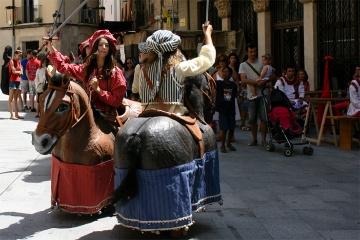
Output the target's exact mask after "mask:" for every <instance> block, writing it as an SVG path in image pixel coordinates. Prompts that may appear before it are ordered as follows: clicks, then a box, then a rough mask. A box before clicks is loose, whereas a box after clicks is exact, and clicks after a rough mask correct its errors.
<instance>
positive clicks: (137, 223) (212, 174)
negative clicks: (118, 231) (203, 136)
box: [114, 150, 221, 231]
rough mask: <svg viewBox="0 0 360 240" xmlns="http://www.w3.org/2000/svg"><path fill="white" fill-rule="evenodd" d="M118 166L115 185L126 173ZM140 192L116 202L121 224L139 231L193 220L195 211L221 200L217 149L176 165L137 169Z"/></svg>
mask: <svg viewBox="0 0 360 240" xmlns="http://www.w3.org/2000/svg"><path fill="white" fill-rule="evenodd" d="M127 171H128V170H127V169H120V168H115V183H114V184H115V189H116V188H118V187H119V186H120V184H121V182H122V180H123V179H124V178H125V176H126V175H127ZM137 179H138V184H139V193H138V195H136V197H134V198H132V199H131V200H130V201H129V202H127V203H126V204H125V205H120V204H117V205H116V215H117V217H118V221H119V224H120V225H122V226H125V227H129V228H133V229H137V230H140V231H162V230H171V229H179V228H183V227H187V226H190V225H192V224H193V219H192V211H198V210H200V209H201V208H202V207H203V206H204V205H206V204H209V203H213V202H220V201H221V194H220V179H219V156H218V151H217V150H214V151H212V152H207V153H205V154H204V156H203V158H200V159H195V160H193V161H192V162H190V163H187V164H183V165H180V166H176V167H171V168H165V169H157V170H142V169H138V170H137Z"/></svg>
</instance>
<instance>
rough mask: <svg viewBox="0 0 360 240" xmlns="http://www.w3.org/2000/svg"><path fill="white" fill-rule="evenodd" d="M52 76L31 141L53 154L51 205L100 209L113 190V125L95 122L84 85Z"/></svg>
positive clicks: (77, 209)
mask: <svg viewBox="0 0 360 240" xmlns="http://www.w3.org/2000/svg"><path fill="white" fill-rule="evenodd" d="M50 77H51V79H49V77H48V81H49V87H48V89H47V90H46V91H45V92H44V93H43V94H42V95H41V96H40V101H39V103H40V104H39V106H40V118H39V123H38V126H37V128H36V130H35V131H34V132H33V134H32V143H33V145H34V146H35V149H36V151H38V152H39V153H41V154H50V153H52V168H51V189H52V196H51V204H52V206H55V205H57V206H58V208H59V209H60V210H63V211H66V212H71V213H83V214H92V213H96V212H100V210H101V209H102V208H103V207H105V206H107V205H109V204H111V202H112V197H111V195H112V192H113V190H114V161H113V152H114V151H113V149H114V147H113V146H114V139H115V137H114V134H113V133H112V132H111V131H112V128H111V127H110V126H109V125H108V124H107V123H106V122H105V120H102V119H101V118H97V119H96V123H95V121H94V115H93V111H92V109H91V105H90V100H89V98H88V96H87V94H86V92H85V90H84V89H83V88H82V87H81V86H80V85H78V84H77V83H75V82H72V81H70V78H69V75H68V74H66V75H63V74H54V75H53V76H50ZM139 108H140V106H139ZM128 109H129V107H127V110H126V111H125V112H127V115H128V113H129V110H128ZM99 126H100V128H99Z"/></svg>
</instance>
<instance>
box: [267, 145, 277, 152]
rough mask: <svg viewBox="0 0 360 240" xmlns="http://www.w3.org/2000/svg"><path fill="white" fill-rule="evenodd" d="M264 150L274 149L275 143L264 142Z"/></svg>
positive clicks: (270, 150) (271, 150)
mask: <svg viewBox="0 0 360 240" xmlns="http://www.w3.org/2000/svg"><path fill="white" fill-rule="evenodd" d="M266 151H268V152H273V151H275V144H273V143H268V144H266Z"/></svg>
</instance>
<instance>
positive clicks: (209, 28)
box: [202, 21, 213, 35]
mask: <svg viewBox="0 0 360 240" xmlns="http://www.w3.org/2000/svg"><path fill="white" fill-rule="evenodd" d="M202 28H203V32H204V34H205V35H206V34H210V35H211V34H212V30H213V27H212V25H211V24H210V21H207V22H206V23H204V24H203V25H202Z"/></svg>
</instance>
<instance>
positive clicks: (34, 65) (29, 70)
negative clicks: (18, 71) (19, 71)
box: [26, 50, 40, 112]
mask: <svg viewBox="0 0 360 240" xmlns="http://www.w3.org/2000/svg"><path fill="white" fill-rule="evenodd" d="M31 55H32V59H30V60H29V61H28V62H27V64H26V75H27V78H28V81H29V94H30V109H31V112H36V109H35V101H34V99H35V95H36V87H35V77H36V71H37V70H38V68H40V61H39V60H38V59H37V55H38V52H37V50H32V52H31Z"/></svg>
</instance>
